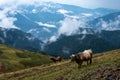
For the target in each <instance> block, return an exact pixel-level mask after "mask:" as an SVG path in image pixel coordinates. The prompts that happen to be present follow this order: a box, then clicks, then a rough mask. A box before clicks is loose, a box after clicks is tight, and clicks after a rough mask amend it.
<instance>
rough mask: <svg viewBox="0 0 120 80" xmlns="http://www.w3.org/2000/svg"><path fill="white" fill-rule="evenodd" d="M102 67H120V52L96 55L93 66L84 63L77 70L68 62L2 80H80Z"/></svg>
mask: <svg viewBox="0 0 120 80" xmlns="http://www.w3.org/2000/svg"><path fill="white" fill-rule="evenodd" d="M101 66H104V67H115V66H120V50H113V51H109V52H105V53H101V54H95V55H94V57H93V63H92V65H89V66H87V65H86V63H84V64H83V65H82V68H81V69H78V68H77V64H76V63H70V61H69V60H68V61H63V62H60V63H55V64H46V65H42V66H37V67H32V68H28V69H24V70H20V71H17V72H11V73H7V74H4V75H3V74H2V75H0V80H55V79H56V78H59V77H61V76H62V77H64V78H67V79H68V80H71V79H73V80H79V79H80V78H81V77H82V76H83V75H84V74H87V73H89V72H91V71H97V70H99V69H101ZM88 80H89V79H88Z"/></svg>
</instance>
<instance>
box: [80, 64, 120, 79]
mask: <svg viewBox="0 0 120 80" xmlns="http://www.w3.org/2000/svg"><path fill="white" fill-rule="evenodd" d="M101 79H102V80H120V66H117V67H112V68H106V67H105V66H101V68H100V69H99V70H97V71H92V72H89V73H88V74H86V75H83V76H82V77H81V79H80V80H101Z"/></svg>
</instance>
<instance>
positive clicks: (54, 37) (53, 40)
mask: <svg viewBox="0 0 120 80" xmlns="http://www.w3.org/2000/svg"><path fill="white" fill-rule="evenodd" d="M57 39H58V37H56V36H52V37H51V38H50V39H49V41H50V42H55V41H56V40H57Z"/></svg>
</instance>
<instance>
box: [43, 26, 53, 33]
mask: <svg viewBox="0 0 120 80" xmlns="http://www.w3.org/2000/svg"><path fill="white" fill-rule="evenodd" d="M43 29H44V30H45V31H47V32H51V31H50V30H49V29H48V28H45V27H44V28H43Z"/></svg>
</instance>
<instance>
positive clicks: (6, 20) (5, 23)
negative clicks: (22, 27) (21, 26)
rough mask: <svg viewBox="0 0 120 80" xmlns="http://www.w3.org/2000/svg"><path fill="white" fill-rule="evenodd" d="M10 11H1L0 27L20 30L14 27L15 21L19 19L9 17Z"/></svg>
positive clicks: (7, 9)
mask: <svg viewBox="0 0 120 80" xmlns="http://www.w3.org/2000/svg"><path fill="white" fill-rule="evenodd" d="M9 10H10V8H6V9H4V10H1V11H0V27H3V28H16V29H18V28H17V27H16V26H15V25H14V21H16V20H17V19H16V18H14V17H8V12H9Z"/></svg>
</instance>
